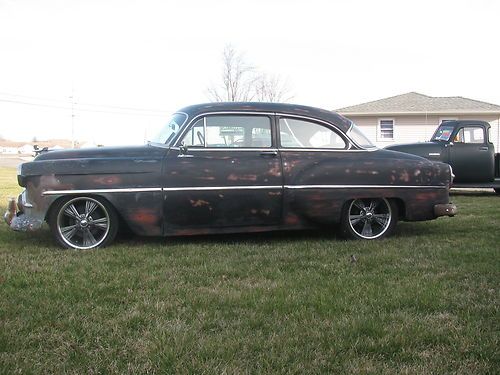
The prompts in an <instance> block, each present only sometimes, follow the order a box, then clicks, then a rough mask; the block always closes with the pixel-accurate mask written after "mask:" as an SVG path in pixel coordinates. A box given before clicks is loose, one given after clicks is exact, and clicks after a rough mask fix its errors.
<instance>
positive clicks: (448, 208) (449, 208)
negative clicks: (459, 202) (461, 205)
mask: <svg viewBox="0 0 500 375" xmlns="http://www.w3.org/2000/svg"><path fill="white" fill-rule="evenodd" d="M457 212H458V209H457V206H456V205H454V204H453V203H446V204H436V205H435V206H434V215H436V217H439V216H450V217H452V216H455V215H456V214H457Z"/></svg>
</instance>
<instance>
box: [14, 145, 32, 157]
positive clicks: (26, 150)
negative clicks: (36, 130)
mask: <svg viewBox="0 0 500 375" xmlns="http://www.w3.org/2000/svg"><path fill="white" fill-rule="evenodd" d="M34 150H35V149H34V148H33V145H29V144H25V145H23V146H21V147H19V148H18V149H17V153H18V154H22V155H31V154H33V152H34Z"/></svg>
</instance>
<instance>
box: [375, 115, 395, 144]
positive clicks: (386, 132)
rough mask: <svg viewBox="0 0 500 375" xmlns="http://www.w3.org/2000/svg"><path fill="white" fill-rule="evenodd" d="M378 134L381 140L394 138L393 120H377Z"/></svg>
mask: <svg viewBox="0 0 500 375" xmlns="http://www.w3.org/2000/svg"><path fill="white" fill-rule="evenodd" d="M378 136H379V140H381V141H392V140H394V120H393V119H381V120H379V122H378Z"/></svg>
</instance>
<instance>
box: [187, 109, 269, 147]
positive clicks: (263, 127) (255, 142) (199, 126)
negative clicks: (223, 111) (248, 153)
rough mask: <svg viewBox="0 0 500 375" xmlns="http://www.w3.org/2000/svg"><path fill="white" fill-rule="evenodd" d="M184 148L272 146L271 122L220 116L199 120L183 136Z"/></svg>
mask: <svg viewBox="0 0 500 375" xmlns="http://www.w3.org/2000/svg"><path fill="white" fill-rule="evenodd" d="M183 142H184V144H185V145H186V146H198V147H200V146H201V147H210V148H214V147H250V148H253V147H255V148H258V147H271V145H272V136H271V119H270V118H269V117H267V116H251V115H248V116H245V115H243V116H241V115H238V116H236V115H234V116H233V115H220V116H206V117H204V118H202V119H200V120H198V121H197V122H196V123H195V124H194V125H193V126H192V128H191V129H190V130H189V132H188V133H187V134H186V135H185V136H184V139H183Z"/></svg>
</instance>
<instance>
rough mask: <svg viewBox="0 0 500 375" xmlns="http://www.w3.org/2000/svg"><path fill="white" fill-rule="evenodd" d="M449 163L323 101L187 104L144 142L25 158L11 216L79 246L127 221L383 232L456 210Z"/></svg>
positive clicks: (108, 236)
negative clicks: (389, 141)
mask: <svg viewBox="0 0 500 375" xmlns="http://www.w3.org/2000/svg"><path fill="white" fill-rule="evenodd" d="M452 176H453V174H452V171H451V169H450V167H449V166H448V165H447V164H443V163H439V162H432V161H429V160H426V159H423V158H421V157H418V156H414V155H409V154H403V153H399V152H395V151H388V150H380V149H377V148H376V147H374V146H373V145H372V144H371V143H370V142H369V141H368V139H367V138H366V137H365V136H364V135H363V134H362V133H361V131H360V130H359V129H358V128H357V127H356V125H355V124H353V123H352V122H351V121H350V120H348V119H346V118H344V117H342V116H340V115H338V114H336V113H333V112H331V111H327V110H322V109H318V108H312V107H306V106H298V105H289V104H271V103H212V104H201V105H194V106H190V107H186V108H183V109H182V110H180V111H179V112H176V113H175V114H174V115H173V116H172V118H171V119H170V121H169V122H168V124H167V125H166V126H165V128H164V129H163V130H162V131H161V132H160V134H159V135H158V137H157V138H156V139H155V140H154V141H152V142H150V143H149V144H147V145H144V146H136V147H117V148H96V149H85V150H81V149H80V150H78V149H77V150H65V151H51V152H45V153H42V154H40V155H38V156H37V157H36V158H35V160H34V161H33V162H29V163H24V164H22V165H21V166H20V169H19V173H18V181H19V184H20V185H21V186H23V187H25V188H26V189H25V190H24V191H23V193H22V194H21V195H20V196H19V198H18V202H17V207H16V205H15V204H11V207H10V209H9V211H8V212H7V213H6V215H5V216H6V219H7V222H8V223H9V225H10V226H11V228H12V229H14V230H21V231H29V230H36V229H38V228H40V227H41V225H42V223H43V222H44V221H46V222H48V224H49V226H50V228H51V231H52V233H53V235H54V237H55V239H56V241H57V242H58V243H59V244H60V245H62V246H63V247H67V248H74V249H90V248H95V247H102V246H105V245H108V244H109V243H110V242H111V241H112V240H113V239H114V238H115V236H116V234H117V231H118V227H119V225H123V226H126V227H127V228H128V229H130V230H131V231H132V232H134V233H136V234H139V235H148V236H172V235H193V234H208V233H233V232H257V231H270V230H285V229H303V228H311V227H317V226H320V225H321V226H325V225H326V226H328V225H333V224H335V223H340V224H341V225H340V228H341V231H342V233H343V234H345V235H347V236H349V237H353V238H357V239H366V240H372V239H377V238H382V237H384V236H386V235H388V234H389V233H391V231H392V230H393V229H394V226H395V225H396V222H397V220H407V221H417V220H431V219H435V218H436V217H438V216H445V215H446V216H453V215H454V214H455V213H456V207H455V205H453V204H451V203H450V202H449V195H448V193H449V187H450V184H451V183H452Z"/></svg>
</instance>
